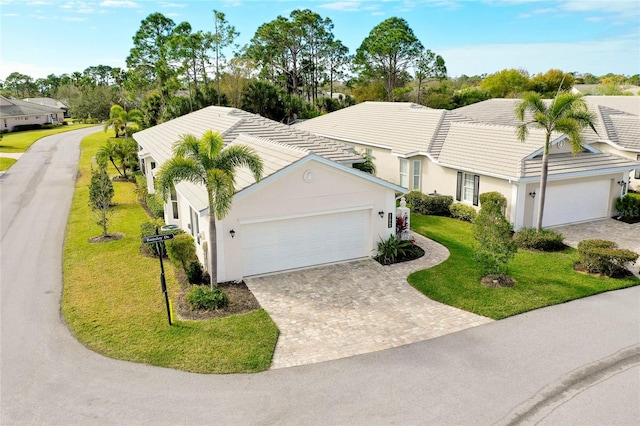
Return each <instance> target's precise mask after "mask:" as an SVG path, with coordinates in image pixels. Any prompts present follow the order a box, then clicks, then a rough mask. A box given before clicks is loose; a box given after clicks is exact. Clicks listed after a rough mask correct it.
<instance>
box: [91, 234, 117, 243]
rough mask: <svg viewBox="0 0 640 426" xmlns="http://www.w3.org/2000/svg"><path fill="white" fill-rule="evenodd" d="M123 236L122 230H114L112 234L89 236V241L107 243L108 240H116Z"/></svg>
mask: <svg viewBox="0 0 640 426" xmlns="http://www.w3.org/2000/svg"><path fill="white" fill-rule="evenodd" d="M122 237H124V234H123V233H122V232H114V233H113V234H107V235H96V236H95V237H91V238H89V242H90V243H108V242H109V241H118V240H119V239H121V238H122Z"/></svg>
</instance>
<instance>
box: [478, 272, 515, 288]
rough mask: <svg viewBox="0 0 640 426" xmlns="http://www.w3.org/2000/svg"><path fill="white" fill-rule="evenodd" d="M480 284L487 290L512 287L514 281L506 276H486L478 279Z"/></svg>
mask: <svg viewBox="0 0 640 426" xmlns="http://www.w3.org/2000/svg"><path fill="white" fill-rule="evenodd" d="M480 284H482V285H483V286H485V287H489V288H504V287H513V286H514V285H515V284H516V280H514V279H513V278H511V277H509V276H507V275H487V276H485V277H482V278H481V279H480Z"/></svg>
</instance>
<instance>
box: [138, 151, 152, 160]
mask: <svg viewBox="0 0 640 426" xmlns="http://www.w3.org/2000/svg"><path fill="white" fill-rule="evenodd" d="M138 158H139V159H141V160H144V159H145V158H151V159H152V160H153V157H152V156H151V153H150V152H148V151H140V152H138Z"/></svg>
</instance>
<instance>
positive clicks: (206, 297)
mask: <svg viewBox="0 0 640 426" xmlns="http://www.w3.org/2000/svg"><path fill="white" fill-rule="evenodd" d="M187 303H188V304H189V305H190V306H191V307H192V308H194V309H202V310H207V309H219V308H224V307H225V306H227V305H228V304H229V297H228V296H227V295H226V293H224V292H223V291H222V290H220V287H214V288H213V290H211V289H209V288H208V287H206V286H201V285H194V286H193V287H192V288H191V290H189V292H188V293H187Z"/></svg>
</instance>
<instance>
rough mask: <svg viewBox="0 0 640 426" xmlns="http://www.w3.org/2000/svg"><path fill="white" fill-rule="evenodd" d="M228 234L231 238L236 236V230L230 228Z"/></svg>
mask: <svg viewBox="0 0 640 426" xmlns="http://www.w3.org/2000/svg"><path fill="white" fill-rule="evenodd" d="M229 234H230V235H231V238H233V237H235V236H236V231H234V230H233V229H232V230H231V231H229Z"/></svg>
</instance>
